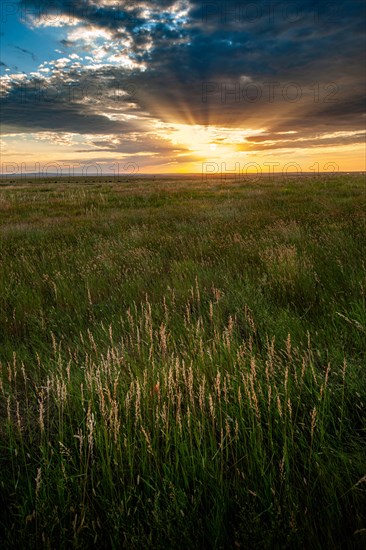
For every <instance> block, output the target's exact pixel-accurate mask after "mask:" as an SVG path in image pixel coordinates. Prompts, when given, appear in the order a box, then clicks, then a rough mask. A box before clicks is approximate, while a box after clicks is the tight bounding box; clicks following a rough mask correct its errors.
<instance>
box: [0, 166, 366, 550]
mask: <svg viewBox="0 0 366 550" xmlns="http://www.w3.org/2000/svg"><path fill="white" fill-rule="evenodd" d="M365 250H366V188H365V180H364V177H363V176H361V175H359V176H357V175H348V176H347V175H338V176H332V177H324V176H323V177H302V178H293V179H291V178H286V179H285V178H280V177H276V178H273V179H265V178H262V179H261V180H260V181H251V180H248V181H237V180H234V179H227V180H226V181H220V180H219V179H211V180H209V181H207V182H202V181H201V179H200V178H198V177H196V178H194V177H191V178H189V177H185V178H179V177H176V178H173V177H172V178H169V177H165V178H159V177H156V178H151V179H147V178H142V177H141V178H137V177H133V178H132V177H131V178H126V179H121V180H119V181H110V180H109V179H106V178H104V179H103V178H98V179H93V178H88V179H85V180H84V179H79V180H78V179H74V180H70V181H67V180H65V179H56V180H53V179H49V180H39V179H37V180H36V179H35V180H33V181H29V180H27V179H25V180H16V181H12V182H9V180H8V181H7V180H5V179H3V180H0V361H1V364H0V396H1V397H0V499H1V500H0V547H1V548H27V549H31V548H36V547H37V548H52V549H54V548H55V549H62V548H65V549H66V548H72V547H74V548H80V549H82V548H90V547H94V546H95V547H97V548H101V549H102V548H115V549H119V548H128V549H145V548H153V549H154V550H155V549H169V548H175V549H180V548H181V549H191V548H192V549H193V548H197V549H198V548H199V549H202V548H212V549H214V548H217V549H219V548H233V549H236V548H237V549H240V548H241V549H255V550H256V549H268V550H272V549H276V548H278V549H281V550H282V549H287V548H288V549H295V548H301V547H303V548H310V549H312V550H316V549H319V550H320V549H322V550H324V549H328V548H330V549H331V548H339V549H347V548H364V547H365V546H366V475H365V474H366V460H365V456H366V423H365V420H366V294H365V293H366V255H365Z"/></svg>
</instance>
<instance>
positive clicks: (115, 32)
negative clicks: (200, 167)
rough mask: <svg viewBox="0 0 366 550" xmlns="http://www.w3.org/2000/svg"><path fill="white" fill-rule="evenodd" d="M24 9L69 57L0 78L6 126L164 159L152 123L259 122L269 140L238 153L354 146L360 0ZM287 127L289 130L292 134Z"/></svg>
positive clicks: (257, 138) (360, 109) (359, 124)
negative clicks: (52, 32)
mask: <svg viewBox="0 0 366 550" xmlns="http://www.w3.org/2000/svg"><path fill="white" fill-rule="evenodd" d="M21 5H22V7H23V10H24V13H29V14H31V16H32V17H31V18H30V19H29V17H28V20H29V24H30V25H33V27H34V26H35V25H36V26H38V27H39V28H40V29H41V30H42V29H43V28H44V27H47V26H48V27H50V29H52V28H53V27H57V32H58V33H59V34H58V39H59V41H60V43H61V44H62V46H63V47H64V48H66V49H67V54H66V53H64V54H62V57H60V58H59V59H55V60H53V61H49V62H48V63H47V64H45V63H44V64H41V65H40V67H39V69H38V71H35V72H33V73H32V74H28V75H27V76H26V79H21V82H20V81H19V78H16V77H15V76H14V75H13V78H10V77H9V78H8V79H7V80H5V81H4V82H5V90H6V94H5V97H4V99H3V102H4V109H3V112H4V113H5V118H4V121H3V123H4V124H5V125H6V127H7V128H8V131H9V132H19V131H24V132H77V133H79V134H84V135H86V134H93V135H95V136H96V138H95V139H94V140H91V141H90V149H88V151H92V150H95V151H97V150H100V149H101V150H104V151H111V152H113V151H114V152H115V153H123V152H126V153H128V154H129V153H132V152H135V153H137V152H139V151H140V152H141V153H145V152H146V151H148V152H150V153H152V154H153V155H154V154H155V153H157V152H159V154H160V155H162V157H163V156H164V155H165V154H167V155H168V154H171V153H172V151H173V147H174V144H172V143H168V142H165V143H164V140H163V139H162V136H159V137H158V138H156V139H154V138H153V137H152V134H151V131H152V127H153V125H154V121H160V122H161V123H164V124H173V125H174V124H175V125H177V124H187V125H193V126H194V125H196V126H202V127H203V128H205V127H217V128H233V129H235V128H244V129H245V128H251V129H252V130H253V131H259V130H261V131H262V132H263V129H266V132H267V135H264V134H262V135H258V134H255V135H253V137H252V138H250V137H248V136H247V138H245V139H246V141H245V142H243V143H242V144H241V145H238V144H234V145H235V147H238V149H239V150H241V149H240V148H241V147H242V149H243V150H248V149H249V150H253V151H254V150H264V149H271V148H274V149H275V148H281V147H282V148H285V147H286V148H291V147H294V146H295V145H294V144H297V146H298V145H299V144H303V146H306V147H315V146H317V145H318V144H323V145H324V144H327V145H328V144H334V145H338V144H342V143H344V144H349V143H353V141H352V140H355V141H354V142H355V143H356V142H357V143H358V142H359V139H360V135H361V134H360V132H361V131H362V129H363V128H364V118H362V114H363V113H364V102H363V88H364V84H365V83H364V71H363V59H362V58H363V56H362V48H361V45H362V43H363V40H364V38H363V25H362V18H363V14H364V9H365V8H364V4H363V2H361V1H360V0H354V1H352V2H348V1H347V2H346V1H345V0H341V1H340V2H337V3H336V4H334V3H329V4H328V3H321V4H320V3H319V2H317V1H315V0H314V1H312V0H309V1H301V2H300V0H293V1H292V2H291V3H289V2H279V3H276V4H273V5H272V8H271V9H269V3H268V2H267V1H265V0H263V1H258V2H256V3H249V4H248V3H247V2H244V1H243V2H241V1H232V2H231V1H227V2H219V1H215V0H210V2H202V1H199V0H192V1H190V2H189V1H186V0H150V1H149V2H146V1H142V0H137V1H132V0H131V1H129V0H126V1H123V0H121V1H118V2H117V1H114V0H84V1H83V2H80V1H79V0H54V1H53V2H52V4H51V5H50V4H49V3H48V2H40V1H39V0H23V1H22V2H21ZM25 20H27V17H25ZM17 48H18V49H19V50H20V51H22V52H23V53H27V54H28V55H34V54H32V53H31V52H28V51H27V50H23V49H22V48H19V47H17ZM40 89H41V90H43V94H40V92H39V90H40ZM37 90H38V91H37ZM166 131H167V132H168V130H166ZM286 132H296V139H291V138H290V137H289V136H286V135H285V133H286ZM337 132H338V134H336V133H337ZM352 132H356V133H354V134H352ZM134 133H137V134H138V135H139V139H138V140H137V141H134V140H133V138H132V137H131V136H132V135H133V134H134ZM119 134H122V135H123V136H127V137H126V138H124V139H120V140H117V142H116V141H114V142H113V141H110V142H109V143H108V139H109V138H108V139H107V140H104V139H103V140H98V137H97V136H100V135H106V136H111V138H110V139H111V140H112V139H115V138H112V136H116V135H119ZM168 135H169V132H168ZM331 135H332V136H333V137H329V136H331ZM322 136H323V137H322ZM326 136H328V137H326ZM182 147H183V151H179V149H178V153H177V155H179V154H181V153H182V154H184V147H185V146H184V145H182ZM245 148H246V149H245ZM79 150H80V152H85V151H86V149H84V148H82V149H79ZM185 152H187V151H185ZM187 154H188V153H187Z"/></svg>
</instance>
